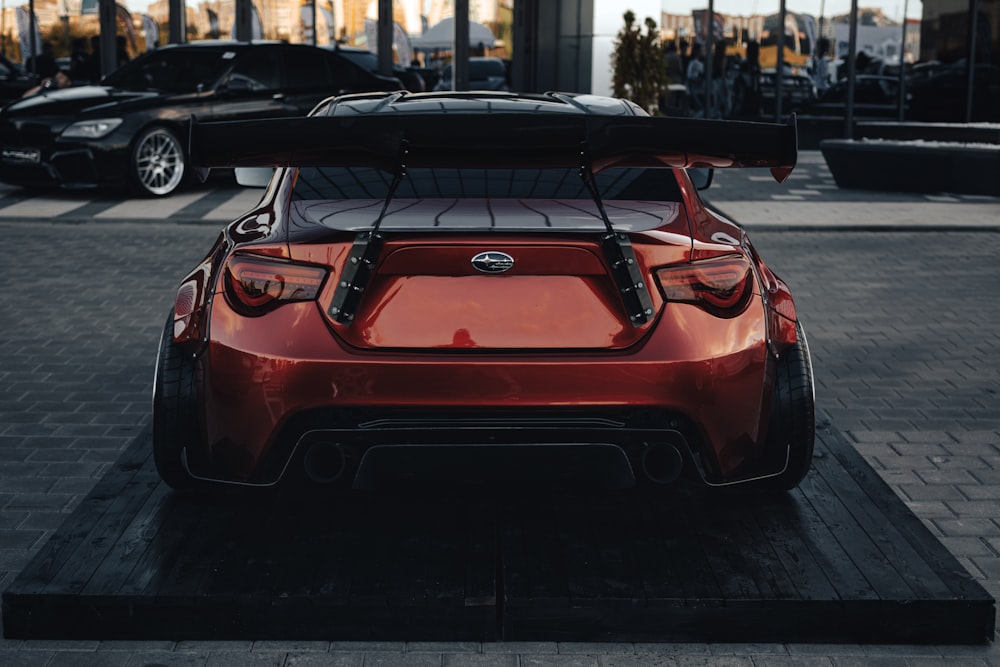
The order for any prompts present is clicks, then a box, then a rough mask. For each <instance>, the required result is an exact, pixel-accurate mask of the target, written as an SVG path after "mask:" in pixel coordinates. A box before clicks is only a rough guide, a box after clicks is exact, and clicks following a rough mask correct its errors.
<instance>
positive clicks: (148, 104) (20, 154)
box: [0, 41, 402, 196]
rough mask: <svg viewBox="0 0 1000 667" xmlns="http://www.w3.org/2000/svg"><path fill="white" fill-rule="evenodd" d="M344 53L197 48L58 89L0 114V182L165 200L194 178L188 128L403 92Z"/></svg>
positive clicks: (215, 45) (254, 46) (164, 51)
mask: <svg viewBox="0 0 1000 667" xmlns="http://www.w3.org/2000/svg"><path fill="white" fill-rule="evenodd" d="M401 87H402V84H401V83H400V82H399V80H398V79H395V78H391V77H381V76H378V75H376V74H373V73H371V72H369V71H368V70H366V69H364V68H362V67H359V66H358V65H356V64H354V63H352V62H351V61H349V60H348V59H346V58H344V57H343V56H341V55H339V54H337V53H334V52H332V51H330V50H329V49H324V48H320V47H315V46H306V45H301V44H300V45H296V44H284V43H279V42H253V43H245V42H244V43H241V42H225V41H207V42H192V43H189V44H178V45H170V46H165V47H163V48H160V49H157V50H155V51H151V52H149V53H146V54H144V55H142V56H140V57H138V58H136V59H135V60H132V61H130V62H129V63H127V64H126V65H124V66H123V67H121V68H119V69H118V70H116V71H114V72H112V73H111V74H109V75H108V76H106V77H104V79H103V80H102V81H101V84H100V85H94V86H74V87H71V88H65V89H62V90H52V91H47V92H43V93H40V94H38V95H34V96H32V97H29V98H25V99H22V100H19V101H16V102H13V103H11V104H9V105H7V106H6V107H4V108H3V109H2V110H0V181H3V182H6V183H11V184H14V185H22V186H35V187H37V186H62V187H67V188H85V187H98V186H122V185H128V186H132V187H133V188H135V190H137V191H138V192H139V193H141V194H144V195H149V196H163V195H169V194H171V193H172V192H174V191H176V190H177V188H178V187H180V186H181V185H182V184H183V183H184V182H185V180H186V178H187V177H188V175H189V174H190V171H191V170H190V169H189V168H188V148H187V146H188V125H189V123H190V119H191V117H192V116H197V117H198V118H199V119H204V120H210V119H214V120H237V119H246V118H270V117H281V116H304V115H305V114H307V113H308V112H309V111H310V110H311V109H312V108H313V107H314V106H315V105H316V104H317V103H318V102H320V101H321V100H323V99H324V98H326V97H328V96H330V95H331V94H338V93H351V92H361V91H376V90H399V89H400V88H401Z"/></svg>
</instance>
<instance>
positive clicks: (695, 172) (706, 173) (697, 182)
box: [688, 168, 715, 190]
mask: <svg viewBox="0 0 1000 667" xmlns="http://www.w3.org/2000/svg"><path fill="white" fill-rule="evenodd" d="M688 176H690V177H691V182H692V183H694V187H695V188H697V189H698V190H707V189H708V186H710V185H711V184H712V177H713V176H715V170H714V169H711V168H709V169H702V168H698V169H688Z"/></svg>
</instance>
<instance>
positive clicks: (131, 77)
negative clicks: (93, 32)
mask: <svg viewBox="0 0 1000 667" xmlns="http://www.w3.org/2000/svg"><path fill="white" fill-rule="evenodd" d="M235 58H236V52H235V51H230V50H225V49H221V50H220V49H165V50H163V51H154V52H152V53H150V54H148V55H146V56H144V57H140V58H136V59H135V60H133V61H131V62H129V63H126V64H125V65H123V66H122V67H121V68H120V69H118V70H116V71H114V72H112V73H111V74H109V75H108V76H106V77H104V81H103V83H104V84H105V85H107V86H113V87H115V88H121V89H124V90H157V91H162V92H166V93H194V92H200V91H202V90H210V89H212V88H213V87H214V86H215V84H216V82H217V81H218V80H219V79H220V78H221V77H222V75H223V74H225V73H226V71H228V70H229V68H230V66H231V65H232V64H233V61H234V60H235Z"/></svg>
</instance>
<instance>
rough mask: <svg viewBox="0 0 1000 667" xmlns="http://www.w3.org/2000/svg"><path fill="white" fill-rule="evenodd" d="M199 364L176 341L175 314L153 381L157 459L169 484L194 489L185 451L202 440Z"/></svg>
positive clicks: (167, 328)
mask: <svg viewBox="0 0 1000 667" xmlns="http://www.w3.org/2000/svg"><path fill="white" fill-rule="evenodd" d="M197 405H198V403H197V386H196V383H195V364H194V359H192V358H191V356H190V355H186V354H184V353H183V351H182V350H181V349H180V347H179V346H178V345H177V344H176V343H174V317H173V313H171V314H170V315H169V316H168V317H167V323H166V325H165V326H164V329H163V335H162V337H161V338H160V349H159V353H158V354H157V357H156V377H155V379H154V381H153V460H154V461H155V462H156V470H157V471H158V472H159V473H160V477H161V478H162V479H163V481H164V482H166V483H167V485H168V486H170V487H172V488H174V489H177V490H184V489H192V488H194V487H195V486H196V485H197V480H196V479H195V478H194V477H192V476H191V473H190V472H188V469H187V467H186V466H185V465H184V450H185V449H186V448H187V447H188V446H191V445H196V444H197V443H199V442H200V441H201V419H200V418H199V413H198V409H197Z"/></svg>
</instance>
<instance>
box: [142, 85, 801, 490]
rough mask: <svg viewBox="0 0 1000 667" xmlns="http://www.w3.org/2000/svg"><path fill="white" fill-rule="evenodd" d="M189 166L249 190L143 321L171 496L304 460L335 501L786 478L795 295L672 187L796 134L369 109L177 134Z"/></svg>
mask: <svg viewBox="0 0 1000 667" xmlns="http://www.w3.org/2000/svg"><path fill="white" fill-rule="evenodd" d="M191 152H192V161H193V163H194V164H200V165H203V166H220V167H221V166H225V167H236V168H237V174H238V178H240V179H242V180H244V181H246V180H250V181H252V180H254V178H256V177H259V176H260V174H261V171H264V172H265V174H266V176H267V178H266V179H264V180H262V181H261V183H260V184H262V185H263V184H264V183H267V187H266V189H265V190H264V191H263V197H262V200H261V202H260V204H259V205H258V206H257V207H256V208H254V209H253V210H251V211H250V212H248V213H247V214H245V215H244V216H242V217H241V218H239V219H238V220H236V221H235V222H233V223H232V224H230V225H228V226H227V227H226V228H225V229H224V231H223V232H222V234H221V235H220V236H219V239H218V241H217V242H216V243H215V245H214V246H213V247H212V249H211V250H210V251H209V253H208V255H207V257H206V258H205V260H204V261H203V262H202V263H201V264H200V265H199V266H197V267H196V268H195V269H194V270H193V271H192V272H191V273H190V274H188V276H187V277H186V278H184V280H183V281H182V283H181V286H180V288H179V289H178V291H177V297H176V301H175V303H174V308H173V312H172V313H171V314H170V316H169V317H168V319H167V322H166V328H165V330H164V333H163V338H162V341H161V343H160V349H159V358H158V360H157V373H156V379H155V390H154V403H153V431H154V433H153V446H154V453H155V460H156V463H157V466H158V468H159V472H160V475H161V476H162V478H163V479H164V480H165V481H166V482H167V483H168V484H169V485H170V486H172V487H175V488H185V487H191V486H194V485H200V484H202V483H205V482H219V483H231V484H239V485H263V486H267V485H273V484H276V483H277V482H279V481H280V480H281V479H283V478H287V477H289V476H291V474H293V473H294V474H296V475H298V474H302V473H303V471H304V473H305V474H306V475H308V477H309V478H310V479H312V480H314V481H316V482H321V483H337V484H340V485H342V486H344V487H353V488H373V487H377V486H379V485H382V484H396V483H399V482H401V481H405V480H410V479H424V478H430V479H440V478H444V479H456V480H459V479H472V480H481V479H492V478H495V477H500V478H513V479H525V478H528V479H535V480H553V481H557V480H560V479H563V478H570V479H573V480H581V481H584V482H587V483H597V484H603V485H606V486H609V487H629V486H632V485H635V484H636V483H637V482H642V483H654V484H665V483H668V482H671V481H673V480H674V479H675V478H676V477H677V476H678V475H679V474H681V473H682V472H684V471H685V470H686V471H688V472H689V473H690V474H691V475H692V476H693V477H695V478H696V479H699V480H701V481H702V482H703V483H704V484H706V485H710V486H726V485H733V484H746V485H751V486H755V487H759V488H768V489H787V488H791V487H794V486H796V485H797V484H798V483H799V482H800V481H801V479H802V478H803V476H804V475H805V474H806V472H807V470H808V468H809V465H810V461H811V459H812V452H813V438H814V421H815V419H814V397H813V379H812V370H811V365H810V359H809V352H808V348H807V345H806V339H805V336H804V334H803V330H802V326H801V324H800V323H799V322H798V318H797V317H796V312H795V307H794V305H793V302H792V296H791V294H790V292H789V290H788V287H787V286H786V285H785V283H783V282H782V281H781V280H780V279H779V278H778V277H777V276H775V274H774V273H773V272H772V271H771V270H770V269H769V268H768V267H767V266H766V265H765V264H764V262H763V261H762V260H761V258H760V257H759V255H758V254H757V252H756V250H755V249H754V247H753V245H751V243H750V240H749V239H748V238H747V235H746V232H745V231H744V230H743V229H742V228H741V227H740V226H739V225H737V224H736V223H734V222H732V221H730V220H727V219H725V218H724V217H722V216H721V215H719V214H718V213H717V212H715V211H713V210H711V209H709V208H707V207H706V205H705V204H704V203H703V202H702V200H701V198H700V197H699V195H698V192H697V189H696V187H695V184H694V182H693V180H692V179H693V178H694V176H695V173H696V172H695V171H694V170H697V173H698V174H701V168H716V167H743V166H752V167H770V168H771V171H772V174H773V175H774V176H775V178H776V179H778V180H779V181H781V180H784V178H785V177H787V175H788V174H789V173H790V172H791V169H792V167H793V166H794V164H795V159H796V138H795V126H794V121H793V122H792V123H790V124H788V125H778V124H767V123H744V122H730V121H708V120H693V119H681V118H654V117H649V116H647V115H646V114H645V113H644V112H643V111H642V110H641V109H640V108H638V107H637V106H635V105H634V104H632V103H630V102H627V101H623V100H617V99H611V98H606V97H598V96H593V95H575V94H561V93H546V94H544V95H526V94H513V93H422V94H410V93H405V92H399V93H386V94H382V93H379V94H363V95H350V96H342V97H337V98H331V99H328V100H326V101H325V102H323V103H321V104H320V105H319V106H318V107H317V108H316V109H315V110H314V111H313V112H312V114H310V116H309V117H306V118H295V119H276V120H258V121H233V122H217V123H204V124H198V123H195V124H194V126H193V127H192V151H191ZM264 168H266V169H264ZM272 171H273V175H272Z"/></svg>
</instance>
